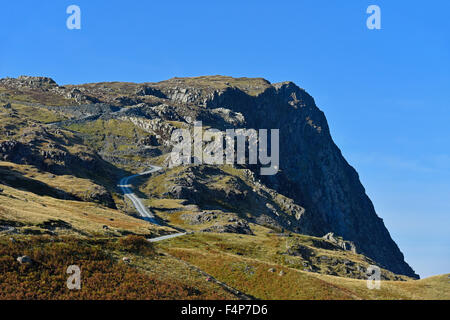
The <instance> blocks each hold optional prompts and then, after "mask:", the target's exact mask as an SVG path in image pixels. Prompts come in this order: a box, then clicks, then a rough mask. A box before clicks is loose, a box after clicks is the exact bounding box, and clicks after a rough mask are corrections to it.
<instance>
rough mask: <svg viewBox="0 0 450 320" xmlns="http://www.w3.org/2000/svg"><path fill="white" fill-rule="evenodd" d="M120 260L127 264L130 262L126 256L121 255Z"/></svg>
mask: <svg viewBox="0 0 450 320" xmlns="http://www.w3.org/2000/svg"><path fill="white" fill-rule="evenodd" d="M122 261H123V262H124V263H127V264H130V263H131V259H130V258H128V257H123V258H122Z"/></svg>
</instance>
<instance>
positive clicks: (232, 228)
mask: <svg viewBox="0 0 450 320" xmlns="http://www.w3.org/2000/svg"><path fill="white" fill-rule="evenodd" d="M202 232H216V233H237V234H249V235H253V231H252V230H251V229H250V227H249V225H248V224H247V222H245V221H244V220H241V221H238V222H236V223H229V224H215V225H213V226H211V227H209V228H206V229H203V230H202Z"/></svg>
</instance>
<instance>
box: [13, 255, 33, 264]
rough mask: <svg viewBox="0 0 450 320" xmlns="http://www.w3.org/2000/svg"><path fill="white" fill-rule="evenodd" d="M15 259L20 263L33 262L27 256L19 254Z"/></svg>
mask: <svg viewBox="0 0 450 320" xmlns="http://www.w3.org/2000/svg"><path fill="white" fill-rule="evenodd" d="M17 261H18V262H19V263H20V264H31V263H32V262H33V261H32V260H31V258H30V257H29V256H20V257H18V258H17Z"/></svg>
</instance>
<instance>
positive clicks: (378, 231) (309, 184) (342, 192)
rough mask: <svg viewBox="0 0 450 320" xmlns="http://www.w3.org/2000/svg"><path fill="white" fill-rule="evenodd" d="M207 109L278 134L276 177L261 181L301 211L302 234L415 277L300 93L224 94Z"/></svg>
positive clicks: (288, 85)
mask: <svg viewBox="0 0 450 320" xmlns="http://www.w3.org/2000/svg"><path fill="white" fill-rule="evenodd" d="M207 106H208V108H218V107H221V106H227V108H229V109H231V110H233V111H234V112H239V113H240V114H242V115H243V116H244V118H245V119H246V127H247V128H257V129H258V128H266V129H280V168H281V170H282V172H280V173H278V174H277V175H275V176H266V177H262V178H261V179H262V180H263V181H264V182H265V183H266V184H267V185H268V186H269V187H272V188H274V189H276V190H277V191H278V192H280V193H282V194H284V195H286V196H288V197H290V198H292V199H294V200H295V201H296V203H298V204H300V205H301V206H302V207H304V208H305V209H306V212H305V213H304V214H303V215H302V217H301V219H300V220H299V224H300V231H301V232H302V233H306V234H310V235H314V236H320V237H322V236H323V235H325V234H327V233H329V232H333V233H334V234H336V235H337V236H341V237H342V238H344V239H345V240H348V241H352V242H353V243H354V244H355V245H356V247H357V250H358V252H361V253H363V254H365V255H367V256H368V257H370V258H372V259H373V260H375V261H376V262H378V263H379V264H380V265H381V266H383V267H385V268H386V269H389V270H391V271H393V272H395V273H398V274H403V275H407V276H411V277H416V278H417V277H418V276H417V275H416V274H415V273H414V271H413V270H412V268H411V267H410V266H409V265H408V264H407V263H406V262H405V261H404V256H403V254H402V253H401V251H400V250H399V248H398V247H397V245H396V244H395V242H394V241H393V240H392V238H391V236H390V235H389V232H388V230H387V229H386V227H385V226H384V223H383V220H382V219H381V218H379V217H378V216H377V214H376V212H375V209H374V206H373V204H372V202H371V201H370V199H369V197H368V196H367V195H366V193H365V189H364V187H363V186H362V184H361V182H360V180H359V176H358V173H357V172H356V171H355V169H354V168H353V167H351V166H350V165H349V164H348V163H347V161H346V160H345V159H344V157H343V156H342V153H341V151H340V150H339V148H338V147H337V146H336V145H335V143H334V142H333V139H332V138H331V135H330V131H329V128H328V124H327V121H326V118H325V115H324V113H323V112H322V111H321V110H319V108H318V107H317V106H316V104H315V102H314V99H313V98H312V97H311V96H310V95H309V94H308V93H307V92H306V91H305V90H303V89H300V88H299V87H297V86H296V85H295V84H294V83H292V82H284V83H278V84H274V85H272V86H271V87H269V88H267V89H266V90H264V91H263V92H262V93H260V94H259V95H257V96H250V95H248V94H246V93H244V92H243V91H242V90H239V89H238V88H226V89H224V90H222V91H221V92H216V93H214V95H213V97H212V98H211V99H210V100H208V101H207ZM255 172H257V171H255Z"/></svg>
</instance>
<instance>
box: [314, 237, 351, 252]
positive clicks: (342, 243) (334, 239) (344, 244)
mask: <svg viewBox="0 0 450 320" xmlns="http://www.w3.org/2000/svg"><path fill="white" fill-rule="evenodd" d="M322 238H323V239H325V240H327V241H330V242H331V243H333V244H335V245H337V246H338V247H340V248H342V249H344V250H347V251H352V252H354V253H356V246H355V244H354V243H353V242H351V241H345V240H343V239H342V238H339V237H335V235H334V233H333V232H329V233H327V234H326V235H324V236H323V237H322Z"/></svg>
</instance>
